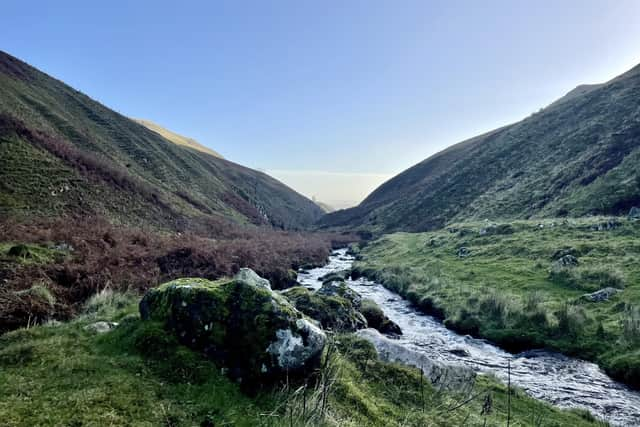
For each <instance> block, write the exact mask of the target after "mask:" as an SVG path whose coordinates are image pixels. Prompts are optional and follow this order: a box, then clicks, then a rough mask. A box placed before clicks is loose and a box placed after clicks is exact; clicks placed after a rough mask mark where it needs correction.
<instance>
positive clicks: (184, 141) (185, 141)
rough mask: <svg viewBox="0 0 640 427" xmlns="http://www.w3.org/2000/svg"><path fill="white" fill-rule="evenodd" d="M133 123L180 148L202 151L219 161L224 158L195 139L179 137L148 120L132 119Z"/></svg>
mask: <svg viewBox="0 0 640 427" xmlns="http://www.w3.org/2000/svg"><path fill="white" fill-rule="evenodd" d="M133 121H135V122H138V123H140V124H141V125H143V126H144V127H146V128H148V129H151V130H152V131H154V132H155V133H157V134H159V135H160V136H162V137H163V138H166V139H168V140H169V141H171V142H173V143H174V144H178V145H182V146H184V147H188V148H193V149H194V150H198V151H202V152H203V153H207V154H211V155H212V156H215V157H219V158H221V159H223V158H224V157H222V155H220V153H218V152H217V151H213V150H212V149H211V148H207V147H205V146H204V145H202V144H200V143H199V142H198V141H196V140H195V139H193V138H189V137H187V136H183V135H180V134H178V133H175V132H173V131H171V130H169V129H166V128H163V127H162V126H160V125H159V124H157V123H154V122H152V121H150V120H144V119H133Z"/></svg>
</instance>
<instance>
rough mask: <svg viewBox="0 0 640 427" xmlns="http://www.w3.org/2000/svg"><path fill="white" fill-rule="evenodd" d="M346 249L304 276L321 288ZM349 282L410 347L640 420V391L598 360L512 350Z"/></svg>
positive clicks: (558, 398) (568, 403) (578, 404)
mask: <svg viewBox="0 0 640 427" xmlns="http://www.w3.org/2000/svg"><path fill="white" fill-rule="evenodd" d="M353 261H354V259H353V257H351V256H349V255H347V254H346V249H341V250H338V251H335V252H334V253H333V254H332V255H331V257H330V259H329V263H328V264H327V265H325V266H324V267H320V268H315V269H313V270H310V271H303V272H300V274H299V275H298V281H299V282H300V283H301V284H302V285H304V286H307V287H310V288H313V289H318V288H319V287H320V286H321V284H322V283H321V281H320V280H319V278H320V277H322V276H323V275H325V274H327V273H330V272H335V271H341V270H346V269H349V268H351V265H352V264H353ZM347 284H348V285H349V286H350V287H351V288H352V289H354V290H355V291H357V292H358V293H360V294H361V295H362V296H363V297H365V298H370V299H372V300H374V301H375V302H376V303H378V305H379V306H380V307H381V308H382V309H383V310H384V312H385V314H386V315H387V316H388V317H389V318H390V319H391V320H393V321H394V322H396V323H397V324H398V325H399V326H400V328H402V332H403V335H402V336H401V337H400V338H399V339H398V342H399V343H402V344H403V345H405V346H406V347H407V348H410V349H412V350H417V351H420V352H422V353H424V354H425V355H427V356H428V357H429V358H432V359H435V360H438V361H442V362H445V363H458V364H465V365H467V366H470V367H471V368H473V369H474V370H476V371H477V372H479V373H491V374H493V375H495V376H496V377H498V378H500V379H501V380H503V381H505V382H506V380H507V364H508V362H509V361H510V362H511V382H512V383H513V384H515V385H517V386H518V387H520V388H521V389H523V390H524V391H526V392H527V393H528V394H529V395H531V396H533V397H535V398H537V399H541V400H545V401H547V402H550V403H552V404H554V405H557V406H560V407H564V408H584V409H587V410H589V411H590V412H591V413H592V414H594V415H595V416H597V417H599V418H601V419H603V420H606V421H608V422H609V423H611V424H612V425H621V426H640V393H638V392H635V391H632V390H630V389H629V388H628V387H626V386H625V385H623V384H621V383H619V382H616V381H614V380H612V379H611V378H609V377H608V376H607V375H606V374H605V373H604V372H603V371H602V370H601V369H600V368H598V366H597V365H595V364H593V363H590V362H585V361H583V360H579V359H573V358H570V357H566V356H563V355H561V354H557V353H552V352H549V351H543V350H534V351H527V352H524V353H520V354H511V353H508V352H506V351H504V350H501V349H500V348H499V347H496V346H495V345H492V344H491V343H489V342H487V341H485V340H481V339H475V338H471V337H469V336H463V335H459V334H457V333H455V332H453V331H450V330H448V329H447V328H445V327H444V325H442V323H440V322H439V321H438V320H436V319H434V318H433V317H431V316H427V315H424V314H421V313H419V312H418V311H416V310H415V309H414V308H413V307H412V306H411V305H410V303H409V302H408V301H406V300H405V299H403V298H402V297H400V296H399V295H397V294H395V293H393V292H391V291H389V290H388V289H386V288H384V287H383V286H382V285H380V284H378V283H375V282H372V281H370V280H367V279H365V278H360V279H357V280H350V279H349V280H347Z"/></svg>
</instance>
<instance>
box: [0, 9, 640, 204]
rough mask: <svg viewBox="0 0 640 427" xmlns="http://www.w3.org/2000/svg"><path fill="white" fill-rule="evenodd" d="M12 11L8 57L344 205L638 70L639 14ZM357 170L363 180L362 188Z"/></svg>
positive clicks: (6, 33)
mask: <svg viewBox="0 0 640 427" xmlns="http://www.w3.org/2000/svg"><path fill="white" fill-rule="evenodd" d="M2 9H3V13H2V15H1V16H0V43H1V44H0V49H2V50H5V51H7V52H9V53H11V54H13V55H15V56H18V57H19V58H21V59H24V60H26V61H27V62H29V63H31V64H32V65H34V66H36V67H38V68H40V69H42V70H44V71H46V72H48V73H49V74H51V75H53V76H55V77H57V78H59V79H61V80H63V81H65V82H67V83H69V84H70V85H72V86H74V87H76V88H78V89H80V90H82V91H83V92H85V93H87V94H89V95H91V96H92V97H94V98H95V99H98V100H99V101H101V102H103V103H105V104H106V105H107V106H109V107H111V108H114V109H116V110H118V111H120V112H121V113H123V114H126V115H129V116H132V117H141V118H147V119H150V120H153V121H155V122H157V123H159V124H162V125H163V126H165V127H167V128H170V129H172V130H174V131H177V132H179V133H182V134H185V135H188V136H191V137H194V138H196V139H198V140H199V141H200V142H202V143H203V144H205V145H208V146H210V147H212V148H214V149H215V150H217V151H218V152H220V153H222V154H223V155H224V156H225V157H227V158H228V159H230V160H233V161H236V162H238V163H242V164H245V165H247V166H251V167H254V168H260V169H263V170H267V171H269V172H270V173H272V174H274V175H275V176H277V177H280V178H281V179H283V180H285V182H287V183H288V184H290V185H291V186H293V187H294V188H296V189H298V190H300V191H302V192H303V193H305V194H307V195H309V196H311V195H314V194H315V195H318V197H319V198H320V199H325V200H328V199H332V200H333V202H335V203H337V204H338V202H339V201H340V200H342V199H349V200H348V201H355V200H356V199H358V198H361V197H363V195H364V194H366V193H367V192H368V191H370V190H371V189H372V187H373V186H375V185H376V184H378V183H379V182H380V181H382V180H384V179H386V178H387V177H389V176H390V175H391V174H395V173H398V172H400V171H402V170H404V169H406V168H407V167H409V166H411V165H413V164H415V163H417V162H419V161H420V160H422V159H424V158H426V157H427V156H429V155H431V154H433V153H435V152H436V151H439V150H440V149H442V148H444V147H446V146H448V145H451V144H453V143H455V142H458V141H460V140H462V139H465V138H467V137H471V136H474V135H476V134H478V133H481V132H484V131H487V130H490V129H493V128H495V127H497V126H500V125H503V124H506V123H509V122H513V121H516V120H518V119H520V118H522V117H524V116H527V115H529V114H530V113H532V112H533V111H535V110H537V109H539V108H540V107H542V106H544V105H547V104H549V103H550V102H551V101H553V100H554V99H555V98H557V97H559V96H561V95H562V94H564V93H565V92H567V91H568V90H570V89H572V88H573V87H574V86H576V85H577V84H580V83H592V82H600V81H604V80H607V79H609V78H611V77H614V76H615V75H617V74H620V73H621V72H624V71H625V70H626V69H628V68H631V67H632V66H633V65H635V64H637V63H640V43H638V41H639V40H640V25H638V22H640V1H637V0H616V1H611V0H603V1H590V0H582V1H578V0H567V1H546V0H542V1H540V0H538V1H529V2H524V1H491V0H487V1H455V0H453V1H442V2H440V1H426V0H424V1H329V0H325V1H314V2H312V1H305V0H295V1H294V0H292V1H284V0H274V1H254V2H249V1H241V0H240V1H229V2H225V1H202V2H190V1H181V2H163V1H153V2H151V1H149V2H144V1H135V2H134V1H128V2H124V1H123V2H119V1H108V2H99V3H98V2H87V1H64V0H59V1H55V2H53V1H51V2H44V1H43V2H41V3H40V4H38V5H37V6H36V5H35V4H33V3H31V2H25V1H24V0H20V1H17V0H3V6H2ZM329 173H333V174H334V175H333V177H332V178H331V179H329V178H328V176H329V175H328V174H329ZM350 174H355V175H353V176H356V175H357V176H358V179H359V180H360V181H362V182H360V181H358V182H359V183H358V184H353V185H349V184H348V183H349V182H351V181H350V180H349V176H350ZM296 177H297V178H296ZM301 177H302V178H303V179H301ZM363 177H364V179H363ZM367 177H368V178H367ZM303 182H304V184H303ZM353 182H355V180H354V181H353ZM349 191H351V193H349ZM338 193H340V194H338ZM343 193H344V194H343ZM329 201H330V202H331V200H329ZM340 203H341V202H340Z"/></svg>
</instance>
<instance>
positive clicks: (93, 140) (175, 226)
mask: <svg viewBox="0 0 640 427" xmlns="http://www.w3.org/2000/svg"><path fill="white" fill-rule="evenodd" d="M167 138H169V139H167ZM174 142H175V143H174ZM177 144H180V145H177ZM185 144H186V145H188V146H187V147H184V146H182V145H185ZM197 147H198V146H195V145H194V144H193V141H192V140H188V139H185V138H184V137H180V136H178V135H176V134H173V133H169V132H166V131H163V130H160V129H158V130H157V131H152V130H150V129H148V128H147V127H145V126H143V125H141V124H139V123H136V122H135V121H133V120H131V119H129V118H127V117H125V116H123V115H121V114H119V113H117V112H115V111H113V110H110V109H109V108H107V107H105V106H103V105H101V104H100V103H98V102H96V101H94V100H92V99H91V98H89V97H88V96H86V95H84V94H82V93H80V92H78V91H77V90H74V89H73V88H71V87H69V86H67V85H66V84H64V83H62V82H61V81H59V80H56V79H54V78H52V77H50V76H48V75H46V74H44V73H42V72H40V71H38V70H36V69H35V68H33V67H31V66H29V65H27V64H26V63H24V62H22V61H20V60H18V59H16V58H14V57H12V56H10V55H8V54H6V53H4V52H0V162H1V163H2V165H3V167H2V169H1V170H0V215H1V216H3V217H10V218H27V217H49V218H51V217H64V216H82V217H87V216H101V217H106V218H107V219H109V221H110V222H112V223H119V224H125V225H132V226H139V225H144V226H147V225H149V226H153V227H156V228H163V229H171V230H193V229H197V228H203V227H208V226H209V224H211V223H212V222H213V223H217V222H219V221H220V220H221V219H225V220H232V221H234V222H237V223H253V224H268V225H272V226H275V227H278V228H284V229H299V228H304V227H307V226H309V225H310V224H312V223H313V222H314V221H316V220H317V219H318V218H319V217H320V216H321V215H322V214H323V213H322V210H321V209H320V208H319V207H318V206H316V205H315V204H314V203H313V202H312V201H311V200H308V199H307V198H305V197H303V196H301V195H300V194H298V193H296V192H294V191H293V190H291V189H290V188H288V187H287V186H285V185H284V184H282V183H280V182H279V181H277V180H275V179H273V178H271V177H269V176H267V175H266V174H263V173H261V172H258V171H255V170H252V169H249V168H246V167H243V166H240V165H238V164H235V163H233V162H230V161H228V160H225V159H222V158H220V157H218V156H215V155H212V154H210V153H206V152H202V150H198V149H197Z"/></svg>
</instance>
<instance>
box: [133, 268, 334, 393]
mask: <svg viewBox="0 0 640 427" xmlns="http://www.w3.org/2000/svg"><path fill="white" fill-rule="evenodd" d="M251 273H253V272H251ZM254 274H255V273H253V274H250V273H249V272H247V271H245V272H244V273H242V272H241V273H240V274H239V275H238V276H236V278H234V279H223V280H218V281H209V280H205V279H189V278H187V279H178V280H174V281H171V282H168V283H165V284H163V285H161V286H159V287H158V288H155V289H151V290H149V291H148V292H147V294H146V295H145V296H144V298H143V299H142V301H141V302H140V314H141V317H142V319H144V320H151V321H157V322H161V323H162V324H163V325H164V326H165V328H166V329H167V330H169V331H171V332H173V333H174V334H175V335H176V337H177V338H178V340H179V341H180V342H181V343H182V344H184V345H187V346H188V347H190V348H192V349H194V350H197V351H201V352H203V353H204V354H206V355H207V356H208V357H210V358H211V359H213V360H214V361H215V362H216V363H217V364H219V365H220V366H221V367H222V368H224V370H225V371H226V372H228V374H229V376H230V377H232V378H234V379H236V380H238V381H239V382H242V383H243V384H257V383H265V382H273V381H278V380H281V379H284V378H285V377H286V376H288V375H303V374H305V373H307V372H309V371H310V370H312V369H313V368H315V367H316V366H317V364H318V363H319V360H320V355H321V353H322V350H323V348H324V343H325V335H324V333H323V332H322V331H321V330H320V328H318V327H317V326H315V325H314V324H313V323H311V322H310V321H308V320H307V319H306V318H305V317H304V316H303V314H302V313H301V312H299V311H298V310H296V309H295V308H294V307H293V306H292V305H291V304H290V303H289V302H288V301H287V300H286V299H285V298H283V297H282V296H280V295H278V294H276V293H274V292H273V291H271V290H270V289H269V288H268V287H267V286H265V285H264V282H263V281H260V280H255V278H256V277H254ZM255 276H257V275H255ZM257 277H258V278H259V276H257Z"/></svg>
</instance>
